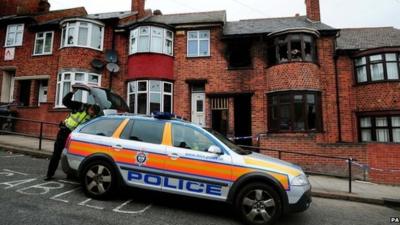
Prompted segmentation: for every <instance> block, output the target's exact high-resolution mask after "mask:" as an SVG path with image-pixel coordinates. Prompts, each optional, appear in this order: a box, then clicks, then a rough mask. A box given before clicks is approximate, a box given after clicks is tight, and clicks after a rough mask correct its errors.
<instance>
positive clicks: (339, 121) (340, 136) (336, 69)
mask: <svg viewBox="0 0 400 225" xmlns="http://www.w3.org/2000/svg"><path fill="white" fill-rule="evenodd" d="M339 36H340V33H338V34H337V35H336V40H337V38H339ZM336 40H335V45H334V56H333V60H334V66H335V79H336V111H337V112H336V113H337V123H338V124H337V125H338V126H337V128H338V136H339V143H340V142H343V140H342V117H341V115H340V96H339V74H338V67H337V61H338V58H339V56H338V55H337V52H336Z"/></svg>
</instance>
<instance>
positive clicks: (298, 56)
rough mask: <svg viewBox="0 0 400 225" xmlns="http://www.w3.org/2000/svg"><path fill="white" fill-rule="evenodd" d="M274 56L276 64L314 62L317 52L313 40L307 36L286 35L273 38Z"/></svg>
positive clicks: (312, 37) (310, 36)
mask: <svg viewBox="0 0 400 225" xmlns="http://www.w3.org/2000/svg"><path fill="white" fill-rule="evenodd" d="M274 42H275V52H272V51H271V52H270V53H269V54H275V57H271V59H274V61H275V62H276V63H284V62H295V61H305V62H316V61H317V52H316V43H315V38H314V36H312V35H309V34H301V33H299V34H288V35H283V36H279V37H277V38H275V41H274Z"/></svg>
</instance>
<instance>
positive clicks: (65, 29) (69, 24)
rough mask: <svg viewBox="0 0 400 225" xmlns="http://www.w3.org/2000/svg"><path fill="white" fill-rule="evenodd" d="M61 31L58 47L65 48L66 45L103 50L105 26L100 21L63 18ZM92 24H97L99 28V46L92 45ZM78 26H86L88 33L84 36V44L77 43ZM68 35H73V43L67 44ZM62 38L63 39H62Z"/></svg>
mask: <svg viewBox="0 0 400 225" xmlns="http://www.w3.org/2000/svg"><path fill="white" fill-rule="evenodd" d="M81 23H87V25H81ZM61 24H62V29H61V30H62V31H61V43H60V48H67V47H81V48H90V49H94V50H98V51H103V47H104V30H105V26H104V24H102V23H99V22H96V21H91V20H83V19H80V20H65V21H63V22H62V23H61ZM93 26H98V27H100V28H101V41H100V48H95V47H92V35H93ZM80 27H87V28H88V33H87V37H86V45H79V43H78V40H79V28H80ZM71 28H73V29H74V31H73V34H72V35H69V30H70V29H71ZM68 36H72V37H73V44H68ZM63 39H64V40H63Z"/></svg>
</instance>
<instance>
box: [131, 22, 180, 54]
mask: <svg viewBox="0 0 400 225" xmlns="http://www.w3.org/2000/svg"><path fill="white" fill-rule="evenodd" d="M173 36H174V35H173V32H172V31H170V30H167V29H165V28H161V27H155V26H142V27H138V28H136V29H134V30H132V31H131V33H130V44H129V45H130V48H129V54H135V53H141V52H154V53H161V54H166V55H173Z"/></svg>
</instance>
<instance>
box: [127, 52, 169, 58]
mask: <svg viewBox="0 0 400 225" xmlns="http://www.w3.org/2000/svg"><path fill="white" fill-rule="evenodd" d="M147 54H154V55H163V56H168V57H172V58H174V55H169V54H165V53H160V52H135V53H129V56H135V55H147Z"/></svg>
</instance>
